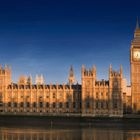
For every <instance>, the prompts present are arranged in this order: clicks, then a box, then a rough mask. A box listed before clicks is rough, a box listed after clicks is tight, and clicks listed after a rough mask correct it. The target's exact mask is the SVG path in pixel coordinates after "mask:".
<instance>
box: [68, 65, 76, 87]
mask: <svg viewBox="0 0 140 140" xmlns="http://www.w3.org/2000/svg"><path fill="white" fill-rule="evenodd" d="M68 79H69V84H73V83H74V82H75V76H74V70H73V67H72V66H71V67H70V71H69V78H68Z"/></svg>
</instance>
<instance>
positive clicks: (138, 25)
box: [136, 17, 140, 30]
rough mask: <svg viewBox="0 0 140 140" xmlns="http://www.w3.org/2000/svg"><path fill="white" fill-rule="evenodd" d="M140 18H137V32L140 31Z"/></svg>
mask: <svg viewBox="0 0 140 140" xmlns="http://www.w3.org/2000/svg"><path fill="white" fill-rule="evenodd" d="M139 29H140V28H139V18H138V17H137V22H136V30H139Z"/></svg>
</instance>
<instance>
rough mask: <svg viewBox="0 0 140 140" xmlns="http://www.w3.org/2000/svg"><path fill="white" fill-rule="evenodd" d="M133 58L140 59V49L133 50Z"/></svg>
mask: <svg viewBox="0 0 140 140" xmlns="http://www.w3.org/2000/svg"><path fill="white" fill-rule="evenodd" d="M133 59H134V60H136V61H140V50H134V51H133Z"/></svg>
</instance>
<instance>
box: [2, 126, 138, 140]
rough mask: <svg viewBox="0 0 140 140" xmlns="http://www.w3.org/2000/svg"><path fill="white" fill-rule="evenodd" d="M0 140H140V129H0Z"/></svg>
mask: <svg viewBox="0 0 140 140" xmlns="http://www.w3.org/2000/svg"><path fill="white" fill-rule="evenodd" d="M0 140H140V129H133V130H131V128H123V129H122V128H118V127H117V128H115V127H113V128H111V127H107V128H102V127H85V128H84V127H82V128H39V127H36V128H34V127H0Z"/></svg>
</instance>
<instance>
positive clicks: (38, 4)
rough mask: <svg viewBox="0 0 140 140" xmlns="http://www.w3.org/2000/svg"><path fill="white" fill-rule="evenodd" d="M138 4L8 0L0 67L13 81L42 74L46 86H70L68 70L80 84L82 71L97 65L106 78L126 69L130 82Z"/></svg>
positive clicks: (0, 12)
mask: <svg viewBox="0 0 140 140" xmlns="http://www.w3.org/2000/svg"><path fill="white" fill-rule="evenodd" d="M139 5H140V2H139V1H138V0H133V1H121V0H117V1H109V0H106V1H103V0H102V1H101V0H100V1H99V0H98V1H97V0H94V1H91V0H86V1H82V0H71V1H66V0H64V1H61V0H59V1H55V0H49V1H48V0H38V1H37V0H24V1H22V0H21V1H16V0H13V1H11V0H5V1H1V2H0V63H1V64H2V65H4V64H8V65H11V66H12V79H13V81H15V82H16V81H17V80H18V77H19V75H30V74H31V75H32V76H33V77H35V75H36V74H43V75H44V77H45V81H46V83H50V82H52V83H56V82H57V83H66V82H67V78H68V72H69V68H70V65H73V67H74V70H75V76H76V79H77V80H78V82H79V83H80V81H81V66H82V64H85V66H86V67H87V68H90V67H92V66H93V65H96V67H97V79H108V68H109V65H110V64H112V65H113V68H114V69H116V70H118V69H119V67H120V64H122V65H123V69H124V77H126V78H127V79H128V81H129V73H130V72H129V71H130V68H129V67H130V66H129V49H130V43H131V40H132V39H133V33H134V29H135V25H136V18H137V16H139V17H140V8H139Z"/></svg>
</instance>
